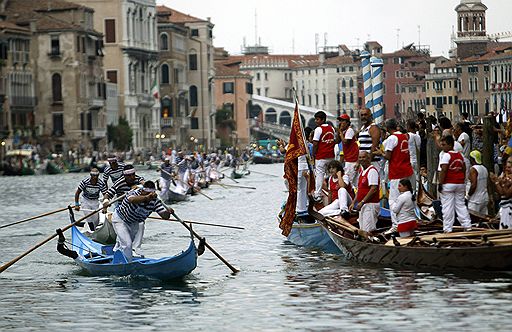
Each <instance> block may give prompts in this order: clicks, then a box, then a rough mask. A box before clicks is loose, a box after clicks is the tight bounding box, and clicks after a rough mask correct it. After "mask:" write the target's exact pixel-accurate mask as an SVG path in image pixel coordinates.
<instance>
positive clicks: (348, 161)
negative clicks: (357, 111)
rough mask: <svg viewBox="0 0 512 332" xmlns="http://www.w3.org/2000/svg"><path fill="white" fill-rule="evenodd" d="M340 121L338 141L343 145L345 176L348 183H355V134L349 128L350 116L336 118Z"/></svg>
mask: <svg viewBox="0 0 512 332" xmlns="http://www.w3.org/2000/svg"><path fill="white" fill-rule="evenodd" d="M338 120H339V121H340V139H341V142H342V143H343V155H344V159H345V167H344V168H343V170H344V171H345V175H346V176H348V178H349V180H350V183H355V182H354V179H355V177H356V164H357V159H358V158H359V146H358V145H357V139H356V133H355V132H354V129H352V127H351V126H350V116H349V115H348V114H342V115H341V116H339V117H338Z"/></svg>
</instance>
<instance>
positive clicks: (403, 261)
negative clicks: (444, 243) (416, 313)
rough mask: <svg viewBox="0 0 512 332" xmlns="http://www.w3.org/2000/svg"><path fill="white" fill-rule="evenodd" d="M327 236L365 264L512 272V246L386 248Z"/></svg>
mask: <svg viewBox="0 0 512 332" xmlns="http://www.w3.org/2000/svg"><path fill="white" fill-rule="evenodd" d="M328 233H329V236H330V237H331V239H332V240H333V242H334V243H335V244H336V245H337V246H338V248H339V249H340V250H341V251H342V253H343V254H344V255H345V256H346V257H347V258H349V259H353V260H356V261H359V262H363V263H371V264H380V265H386V266H395V267H407V268H420V269H439V270H443V269H478V270H485V271H512V246H480V247H464V248H462V247H459V248H453V247H452V248H437V247H407V246H386V245H383V244H375V243H368V242H363V241H359V240H354V239H351V238H348V237H346V236H343V235H342V234H339V233H338V231H334V230H331V229H329V230H328Z"/></svg>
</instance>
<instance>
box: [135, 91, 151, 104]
mask: <svg viewBox="0 0 512 332" xmlns="http://www.w3.org/2000/svg"><path fill="white" fill-rule="evenodd" d="M137 103H138V104H139V106H145V107H151V106H153V105H154V104H155V98H153V96H152V95H150V94H146V93H139V94H137Z"/></svg>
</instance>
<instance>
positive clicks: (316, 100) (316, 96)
mask: <svg viewBox="0 0 512 332" xmlns="http://www.w3.org/2000/svg"><path fill="white" fill-rule="evenodd" d="M315 102H316V103H315V105H317V106H318V105H319V103H318V95H315Z"/></svg>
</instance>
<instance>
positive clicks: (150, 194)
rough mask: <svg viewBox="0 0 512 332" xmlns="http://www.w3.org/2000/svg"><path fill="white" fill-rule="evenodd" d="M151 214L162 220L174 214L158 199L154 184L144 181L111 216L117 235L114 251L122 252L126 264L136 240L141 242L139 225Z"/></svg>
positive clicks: (129, 259)
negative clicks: (155, 213) (154, 213)
mask: <svg viewBox="0 0 512 332" xmlns="http://www.w3.org/2000/svg"><path fill="white" fill-rule="evenodd" d="M152 212H157V213H158V214H159V215H160V217H162V218H163V219H169V218H170V216H171V214H172V213H174V211H173V209H171V208H167V207H165V206H164V205H163V203H162V201H160V200H159V199H158V196H157V194H156V192H155V184H154V183H153V182H152V181H146V182H145V183H144V186H143V187H142V188H139V189H135V190H132V191H130V192H128V194H127V195H126V197H125V198H124V199H123V201H122V202H121V204H119V206H118V207H117V208H116V210H115V212H114V214H113V216H112V225H113V227H114V230H115V231H116V234H117V240H116V245H115V247H114V251H116V250H120V251H122V253H123V254H124V256H125V257H126V259H127V261H128V262H131V261H132V247H133V246H135V245H136V239H137V238H139V237H140V238H141V240H142V235H143V234H142V235H141V234H140V227H139V225H140V224H144V221H145V220H146V218H147V217H149V215H150V214H151V213H152Z"/></svg>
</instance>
